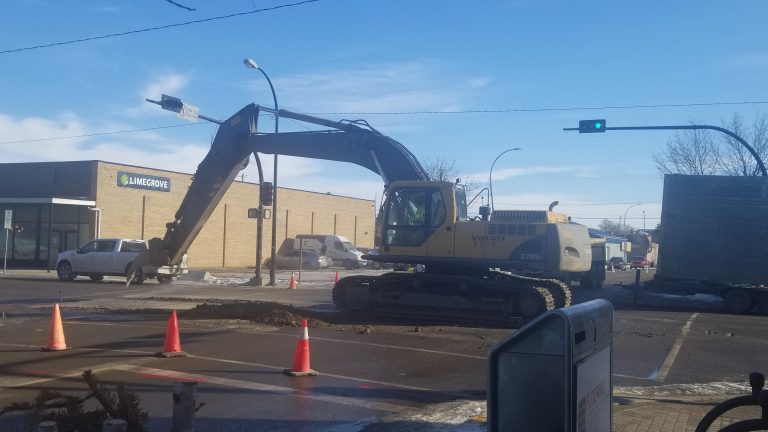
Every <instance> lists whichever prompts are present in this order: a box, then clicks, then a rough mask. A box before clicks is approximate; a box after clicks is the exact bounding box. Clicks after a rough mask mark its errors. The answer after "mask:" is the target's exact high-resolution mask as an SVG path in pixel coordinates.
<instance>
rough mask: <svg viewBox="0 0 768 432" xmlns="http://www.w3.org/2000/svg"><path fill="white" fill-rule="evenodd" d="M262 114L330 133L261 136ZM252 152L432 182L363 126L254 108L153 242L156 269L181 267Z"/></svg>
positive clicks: (410, 158)
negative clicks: (312, 126)
mask: <svg viewBox="0 0 768 432" xmlns="http://www.w3.org/2000/svg"><path fill="white" fill-rule="evenodd" d="M261 111H266V112H270V113H273V114H276V115H279V116H280V117H285V118H291V119H294V120H298V121H302V122H305V123H312V124H316V125H320V126H324V127H327V128H330V129H328V130H321V131H310V132H287V133H271V134H261V133H258V131H257V124H258V118H259V113H260V112H261ZM251 153H263V154H279V155H288V156H298V157H306V158H313V159H325V160H332V161H339V162H349V163H353V164H356V165H359V166H362V167H364V168H367V169H369V170H371V171H373V172H375V173H377V174H379V175H380V176H381V178H382V179H383V180H384V183H385V184H388V183H390V182H392V181H398V180H428V179H429V176H428V175H427V173H426V171H425V170H424V168H423V167H422V166H421V164H420V163H419V162H418V160H417V159H416V157H415V156H414V155H413V154H412V153H411V152H410V151H408V149H406V148H405V147H404V146H403V145H402V144H400V143H399V142H397V141H395V140H393V139H391V138H389V137H387V136H385V135H383V134H381V133H379V132H378V131H376V130H375V129H373V128H372V127H370V126H368V125H367V124H365V123H364V122H357V123H353V122H335V121H332V120H326V119H322V118H319V117H313V116H308V115H305V114H299V113H294V112H291V111H287V110H279V111H277V112H276V111H275V110H271V109H268V108H264V107H260V106H258V105H255V104H250V105H247V106H245V107H244V108H242V109H241V110H240V111H238V112H237V113H236V114H235V115H233V116H232V117H230V118H228V119H227V120H225V121H223V122H221V123H220V124H219V129H218V131H217V133H216V137H215V138H214V140H213V143H212V144H211V149H210V151H209V152H208V154H207V155H206V156H205V159H203V161H202V162H201V163H200V165H198V167H197V171H196V172H195V174H194V177H193V178H192V184H191V185H190V187H189V190H188V191H187V194H186V196H185V197H184V200H183V201H182V203H181V205H180V206H179V209H178V210H177V211H176V214H175V217H174V220H173V222H170V223H168V224H166V233H165V236H164V238H163V239H159V238H155V239H152V240H150V241H149V261H150V262H151V263H152V265H155V266H164V265H169V264H170V265H175V264H178V263H180V262H181V260H182V258H183V256H184V254H185V253H186V251H187V250H188V249H189V247H190V245H191V244H192V242H193V241H194V239H195V237H197V234H198V233H199V232H200V230H201V229H202V227H203V225H204V224H205V222H206V221H207V220H208V218H209V217H210V215H211V213H212V212H213V210H214V209H215V208H216V206H217V205H218V203H219V202H220V201H221V199H222V197H223V196H224V194H225V193H226V191H227V189H229V186H230V185H231V184H232V182H233V181H234V179H235V177H236V176H237V174H238V172H239V171H241V170H242V169H243V168H245V167H246V166H247V165H248V160H249V157H250V155H251Z"/></svg>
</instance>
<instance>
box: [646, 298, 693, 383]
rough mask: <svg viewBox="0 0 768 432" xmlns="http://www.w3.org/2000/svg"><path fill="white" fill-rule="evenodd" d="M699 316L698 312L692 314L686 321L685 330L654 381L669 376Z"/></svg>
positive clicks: (660, 380) (662, 379) (659, 380)
mask: <svg viewBox="0 0 768 432" xmlns="http://www.w3.org/2000/svg"><path fill="white" fill-rule="evenodd" d="M697 316H699V313H698V312H697V313H695V314H693V315H691V317H690V318H688V321H686V322H685V325H684V326H683V330H682V331H681V332H680V335H679V336H678V337H677V339H676V340H675V344H674V345H672V349H671V350H670V351H669V354H667V358H666V359H665V360H664V363H662V365H661V368H659V373H658V375H656V378H655V379H654V381H656V382H664V379H665V378H666V377H667V374H668V373H669V370H670V369H672V365H673V364H674V363H675V359H676V358H677V354H678V353H679V352H680V348H681V347H682V346H683V340H685V337H686V336H688V332H689V331H690V330H691V324H693V320H695V319H696V317H697Z"/></svg>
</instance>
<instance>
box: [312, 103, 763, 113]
mask: <svg viewBox="0 0 768 432" xmlns="http://www.w3.org/2000/svg"><path fill="white" fill-rule="evenodd" d="M765 104H768V101H741V102H702V103H684V104H653V105H608V106H595V107H588V106H584V107H548V108H501V109H476V110H458V111H369V112H308V113H305V114H312V115H416V114H504V113H516V112H522V113H527V112H546V111H595V110H616V109H641V108H684V107H703V106H722V105H765Z"/></svg>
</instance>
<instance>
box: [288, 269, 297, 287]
mask: <svg viewBox="0 0 768 432" xmlns="http://www.w3.org/2000/svg"><path fill="white" fill-rule="evenodd" d="M288 289H296V278H295V277H293V272H291V283H290V285H288Z"/></svg>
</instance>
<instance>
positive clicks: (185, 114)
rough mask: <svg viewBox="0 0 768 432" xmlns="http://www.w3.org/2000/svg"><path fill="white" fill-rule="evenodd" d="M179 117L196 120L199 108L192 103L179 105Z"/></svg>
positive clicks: (198, 115)
mask: <svg viewBox="0 0 768 432" xmlns="http://www.w3.org/2000/svg"><path fill="white" fill-rule="evenodd" d="M179 117H181V118H183V119H186V120H190V121H194V122H196V121H197V119H198V118H199V117H200V108H198V107H196V106H194V105H189V104H184V106H182V107H181V111H179Z"/></svg>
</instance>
